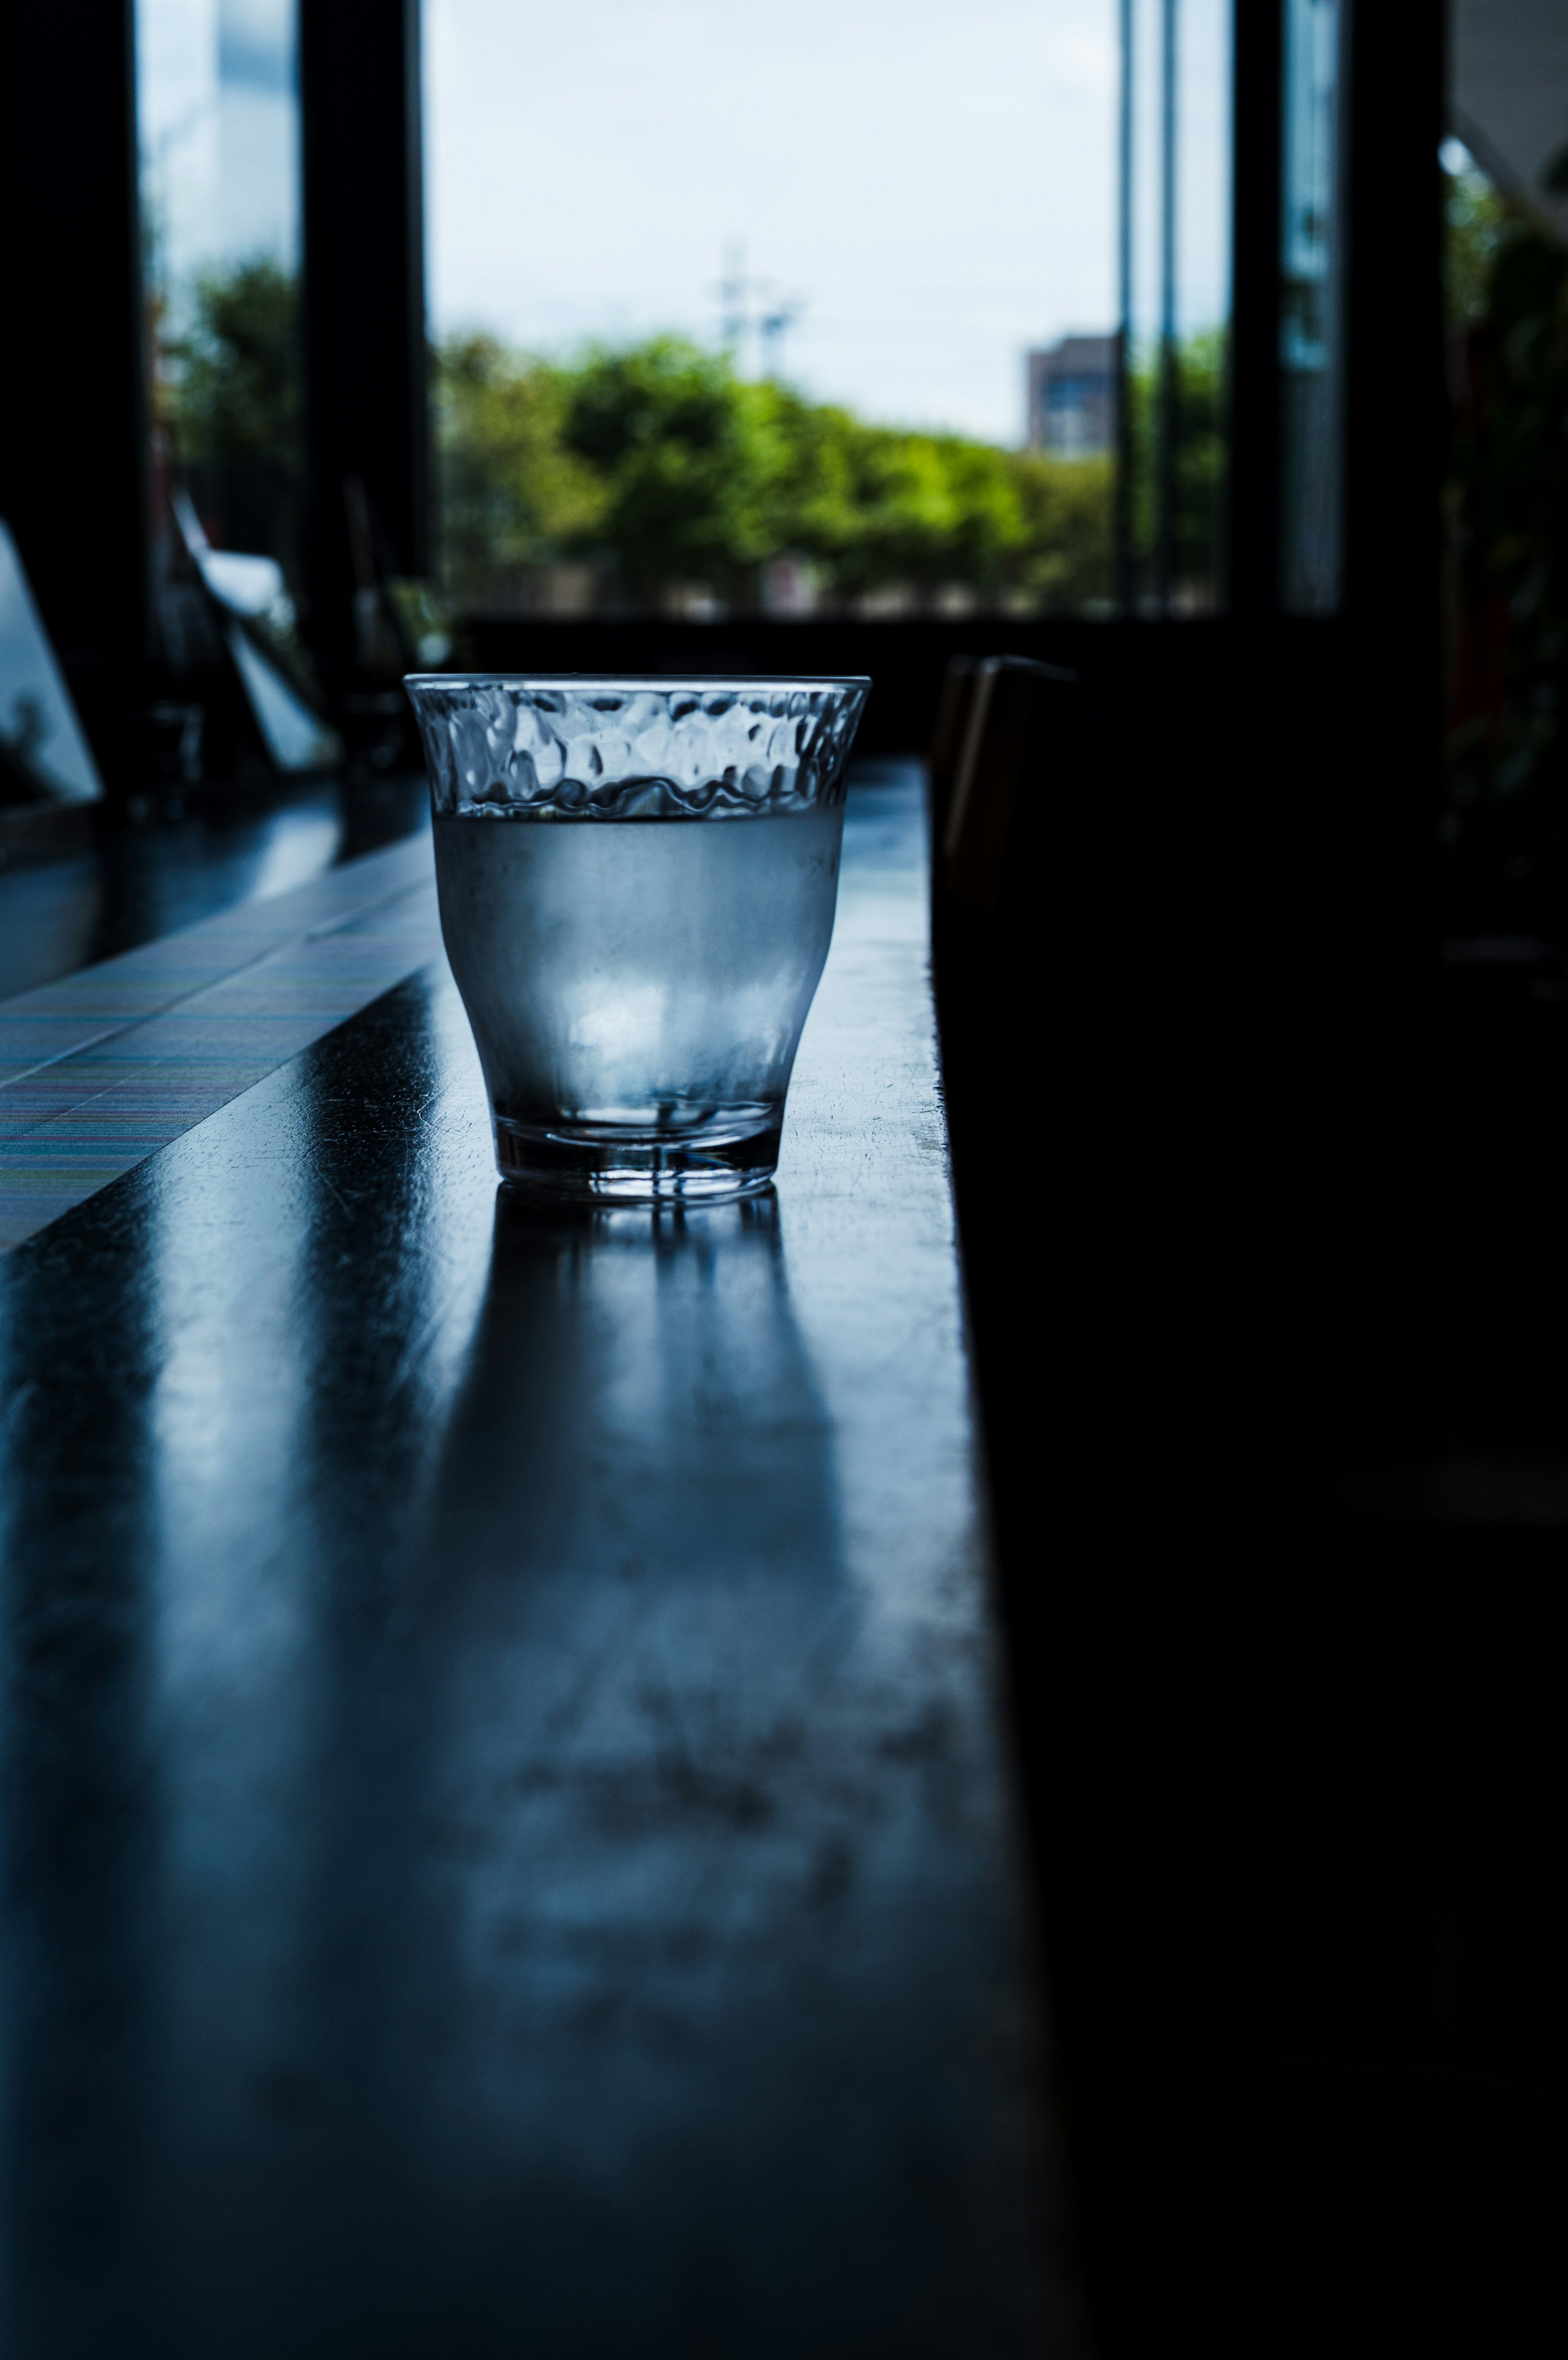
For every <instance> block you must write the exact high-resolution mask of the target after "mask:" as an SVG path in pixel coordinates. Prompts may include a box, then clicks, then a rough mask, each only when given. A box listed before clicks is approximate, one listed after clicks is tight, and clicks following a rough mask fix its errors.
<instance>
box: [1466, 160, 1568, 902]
mask: <svg viewBox="0 0 1568 2360" xmlns="http://www.w3.org/2000/svg"><path fill="white" fill-rule="evenodd" d="M1446 211H1447V230H1448V241H1447V261H1448V269H1447V294H1448V308H1449V322H1450V335H1451V340H1452V365H1453V374H1454V437H1453V443H1452V446H1451V453H1450V466H1449V480H1448V484H1447V487H1446V494H1445V509H1446V518H1447V525H1448V544H1449V567H1450V624H1449V631H1450V650H1449V654H1450V720H1451V729H1450V741H1449V751H1450V759H1451V772H1452V776H1453V779H1454V785H1455V789H1456V794H1457V801H1458V804H1459V807H1460V810H1461V812H1463V811H1464V810H1465V807H1466V806H1474V805H1475V804H1477V803H1482V804H1484V803H1488V802H1490V803H1496V802H1497V800H1498V799H1499V798H1501V799H1505V800H1510V799H1516V798H1519V799H1522V800H1523V802H1524V803H1526V804H1527V805H1528V806H1529V807H1530V808H1529V812H1528V814H1520V817H1521V819H1522V820H1523V822H1524V836H1525V837H1526V838H1528V840H1529V843H1530V847H1531V850H1530V853H1529V855H1528V856H1527V857H1528V858H1531V859H1533V860H1535V861H1537V862H1538V863H1539V862H1542V861H1544V862H1548V863H1549V864H1550V865H1552V867H1553V868H1554V869H1560V870H1561V871H1562V873H1563V882H1564V883H1568V746H1565V743H1564V736H1563V700H1564V695H1565V694H1568V247H1565V246H1563V243H1562V242H1561V240H1560V239H1559V238H1557V237H1556V236H1554V235H1552V231H1551V230H1550V228H1549V227H1548V226H1547V225H1546V224H1545V223H1544V221H1543V220H1541V218H1540V217H1538V216H1537V215H1536V214H1534V213H1532V212H1531V211H1530V209H1529V208H1528V207H1527V206H1525V205H1523V204H1522V203H1519V202H1517V201H1515V200H1513V199H1510V198H1508V197H1506V196H1503V195H1500V194H1499V193H1498V192H1497V191H1495V190H1494V189H1492V188H1491V187H1490V186H1489V185H1488V184H1487V182H1486V180H1484V179H1483V177H1482V175H1481V174H1480V173H1479V172H1475V171H1470V170H1466V171H1465V172H1463V173H1460V174H1457V175H1454V176H1452V177H1450V179H1449V180H1448V185H1447V191H1446Z"/></svg>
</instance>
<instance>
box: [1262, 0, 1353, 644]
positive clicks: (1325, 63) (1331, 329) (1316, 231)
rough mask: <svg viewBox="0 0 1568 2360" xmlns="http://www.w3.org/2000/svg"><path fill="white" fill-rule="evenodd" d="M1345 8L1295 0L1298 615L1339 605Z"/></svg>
mask: <svg viewBox="0 0 1568 2360" xmlns="http://www.w3.org/2000/svg"><path fill="white" fill-rule="evenodd" d="M1346 13H1347V12H1346V11H1345V8H1343V7H1342V6H1341V5H1340V0H1286V7H1285V91H1284V128H1285V140H1284V188H1283V192H1282V207H1281V213H1282V241H1283V251H1282V253H1281V256H1280V279H1281V284H1282V289H1283V293H1282V299H1281V304H1280V317H1279V369H1280V381H1281V395H1280V400H1281V410H1280V427H1281V443H1282V453H1281V480H1282V494H1281V497H1282V503H1283V513H1282V516H1281V519H1280V525H1281V531H1280V585H1279V594H1280V603H1281V605H1282V606H1284V608H1285V610H1286V612H1287V613H1288V614H1295V615H1324V614H1331V613H1332V612H1333V611H1334V608H1335V607H1336V606H1338V604H1339V588H1340V554H1341V542H1342V532H1343V518H1342V513H1341V511H1342V502H1343V497H1344V487H1343V483H1342V444H1343V434H1342V429H1341V417H1340V410H1341V388H1340V372H1341V366H1342V359H1343V349H1342V348H1343V342H1344V338H1343V331H1342V327H1341V317H1340V313H1341V286H1340V279H1341V269H1342V259H1343V257H1342V247H1343V237H1342V223H1343V205H1342V200H1341V193H1340V137H1339V97H1340V89H1341V85H1342V80H1343V63H1342V60H1343V53H1344V42H1345V21H1344V20H1345V16H1346Z"/></svg>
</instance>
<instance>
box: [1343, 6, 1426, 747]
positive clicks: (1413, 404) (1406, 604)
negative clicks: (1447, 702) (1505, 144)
mask: <svg viewBox="0 0 1568 2360" xmlns="http://www.w3.org/2000/svg"><path fill="white" fill-rule="evenodd" d="M1445 16H1446V11H1445V9H1444V7H1443V0H1401V5H1384V6H1381V7H1377V6H1373V5H1362V6H1360V7H1356V8H1355V9H1354V10H1353V13H1352V17H1351V52H1350V93H1349V96H1350V174H1349V205H1350V268H1349V275H1348V283H1347V288H1346V315H1345V326H1346V400H1345V438H1346V439H1345V519H1346V521H1345V612H1346V615H1347V616H1348V617H1350V619H1351V620H1352V621H1353V622H1361V623H1365V624H1367V625H1370V626H1375V627H1376V628H1377V629H1378V630H1379V631H1380V632H1383V633H1385V634H1386V633H1388V632H1389V631H1390V629H1392V630H1393V631H1394V632H1395V634H1396V637H1397V639H1398V643H1399V658H1400V660H1401V661H1403V662H1404V663H1405V664H1407V665H1410V664H1414V665H1415V667H1416V668H1417V670H1419V672H1420V676H1421V684H1420V687H1419V690H1418V691H1416V693H1417V694H1419V696H1420V697H1421V700H1422V702H1421V705H1420V708H1419V710H1420V714H1421V722H1422V724H1423V726H1424V727H1425V731H1426V735H1427V737H1428V739H1429V741H1430V742H1431V743H1432V746H1433V747H1434V748H1435V744H1436V736H1435V732H1436V726H1437V711H1438V705H1437V683H1438V649H1439V628H1438V617H1439V595H1438V574H1439V554H1440V519H1439V506H1438V486H1439V483H1440V481H1441V477H1442V470H1443V436H1444V433H1445V431H1446V427H1445V420H1446V409H1447V397H1446V392H1445V388H1444V383H1443V194H1442V184H1441V180H1440V173H1439V166H1438V160H1437V151H1438V145H1439V142H1440V141H1441V140H1442V137H1443V130H1444V127H1445V126H1444V120H1443V98H1444V82H1445V75H1444V25H1445ZM1411 686H1412V688H1414V686H1415V683H1414V679H1413V675H1412V679H1411Z"/></svg>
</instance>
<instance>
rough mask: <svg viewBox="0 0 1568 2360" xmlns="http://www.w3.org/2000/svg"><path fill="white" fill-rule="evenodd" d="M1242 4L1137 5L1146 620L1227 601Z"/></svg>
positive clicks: (1131, 313) (1131, 405) (1134, 247)
mask: <svg viewBox="0 0 1568 2360" xmlns="http://www.w3.org/2000/svg"><path fill="white" fill-rule="evenodd" d="M1230 23H1231V17H1230V7H1229V5H1228V0H1127V7H1126V10H1125V16H1124V24H1125V28H1126V41H1127V57H1126V66H1125V71H1126V74H1127V92H1126V103H1127V159H1126V165H1127V191H1126V196H1125V200H1124V202H1126V204H1127V224H1128V251H1127V283H1126V286H1125V288H1124V302H1125V304H1126V310H1127V467H1128V475H1129V482H1128V491H1127V504H1126V509H1125V514H1124V530H1125V534H1126V545H1125V548H1124V552H1123V564H1124V576H1123V595H1124V599H1125V601H1126V603H1127V605H1128V606H1129V607H1130V608H1131V610H1132V611H1133V612H1135V613H1140V614H1149V615H1171V614H1174V615H1198V614H1206V613H1210V612H1212V611H1213V610H1214V608H1215V607H1216V606H1219V605H1220V604H1221V603H1222V601H1223V596H1224V581H1223V571H1224V567H1223V533H1224V519H1225V454H1226V444H1225V399H1226V366H1227V336H1228V327H1229V319H1230V227H1231V169H1230V144H1231V143H1230V115H1231V54H1230Z"/></svg>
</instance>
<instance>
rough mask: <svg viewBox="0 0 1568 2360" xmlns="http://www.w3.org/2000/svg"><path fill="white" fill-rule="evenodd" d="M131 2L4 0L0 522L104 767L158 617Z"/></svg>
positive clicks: (115, 770) (118, 747)
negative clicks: (151, 573)
mask: <svg viewBox="0 0 1568 2360" xmlns="http://www.w3.org/2000/svg"><path fill="white" fill-rule="evenodd" d="M135 55H136V50H135V39H134V31H133V11H132V5H131V0H75V5H72V6H71V7H69V8H61V7H39V6H38V5H36V0H0V516H3V517H4V518H5V521H6V522H7V523H8V524H9V526H10V528H11V530H12V531H13V533H14V534H15V536H16V544H17V547H18V548H19V550H20V551H21V554H22V562H23V563H24V564H25V565H26V567H27V574H28V576H29V578H30V580H31V582H32V585H33V590H34V593H35V595H37V598H38V605H39V607H40V608H41V610H42V613H43V617H44V621H45V624H46V626H47V627H48V629H49V635H50V637H51V639H53V641H54V645H55V649H56V651H57V653H58V654H59V656H60V661H61V662H62V663H63V665H64V667H65V670H66V672H67V674H68V676H69V678H70V681H71V687H72V689H73V690H74V692H75V694H76V697H77V700H78V703H79V705H80V707H81V711H82V721H83V724H84V726H85V727H86V728H87V731H88V734H89V736H90V737H92V739H93V745H94V748H95V750H96V752H97V754H98V757H99V760H100V762H101V763H102V765H103V769H104V771H105V773H106V774H107V775H108V776H109V777H110V778H111V779H113V778H114V777H117V776H118V775H120V774H121V772H122V771H123V769H124V766H125V729H124V726H123V722H124V714H125V706H126V705H127V704H128V703H129V702H130V701H131V699H132V698H133V697H134V695H135V694H136V683H137V675H138V672H139V670H140V666H141V663H142V661H143V657H144V654H145V651H146V633H147V605H148V579H147V496H146V457H147V432H146V396H145V382H144V375H143V359H142V322H141V267H140V254H139V244H138V224H137V206H136V75H135Z"/></svg>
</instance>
